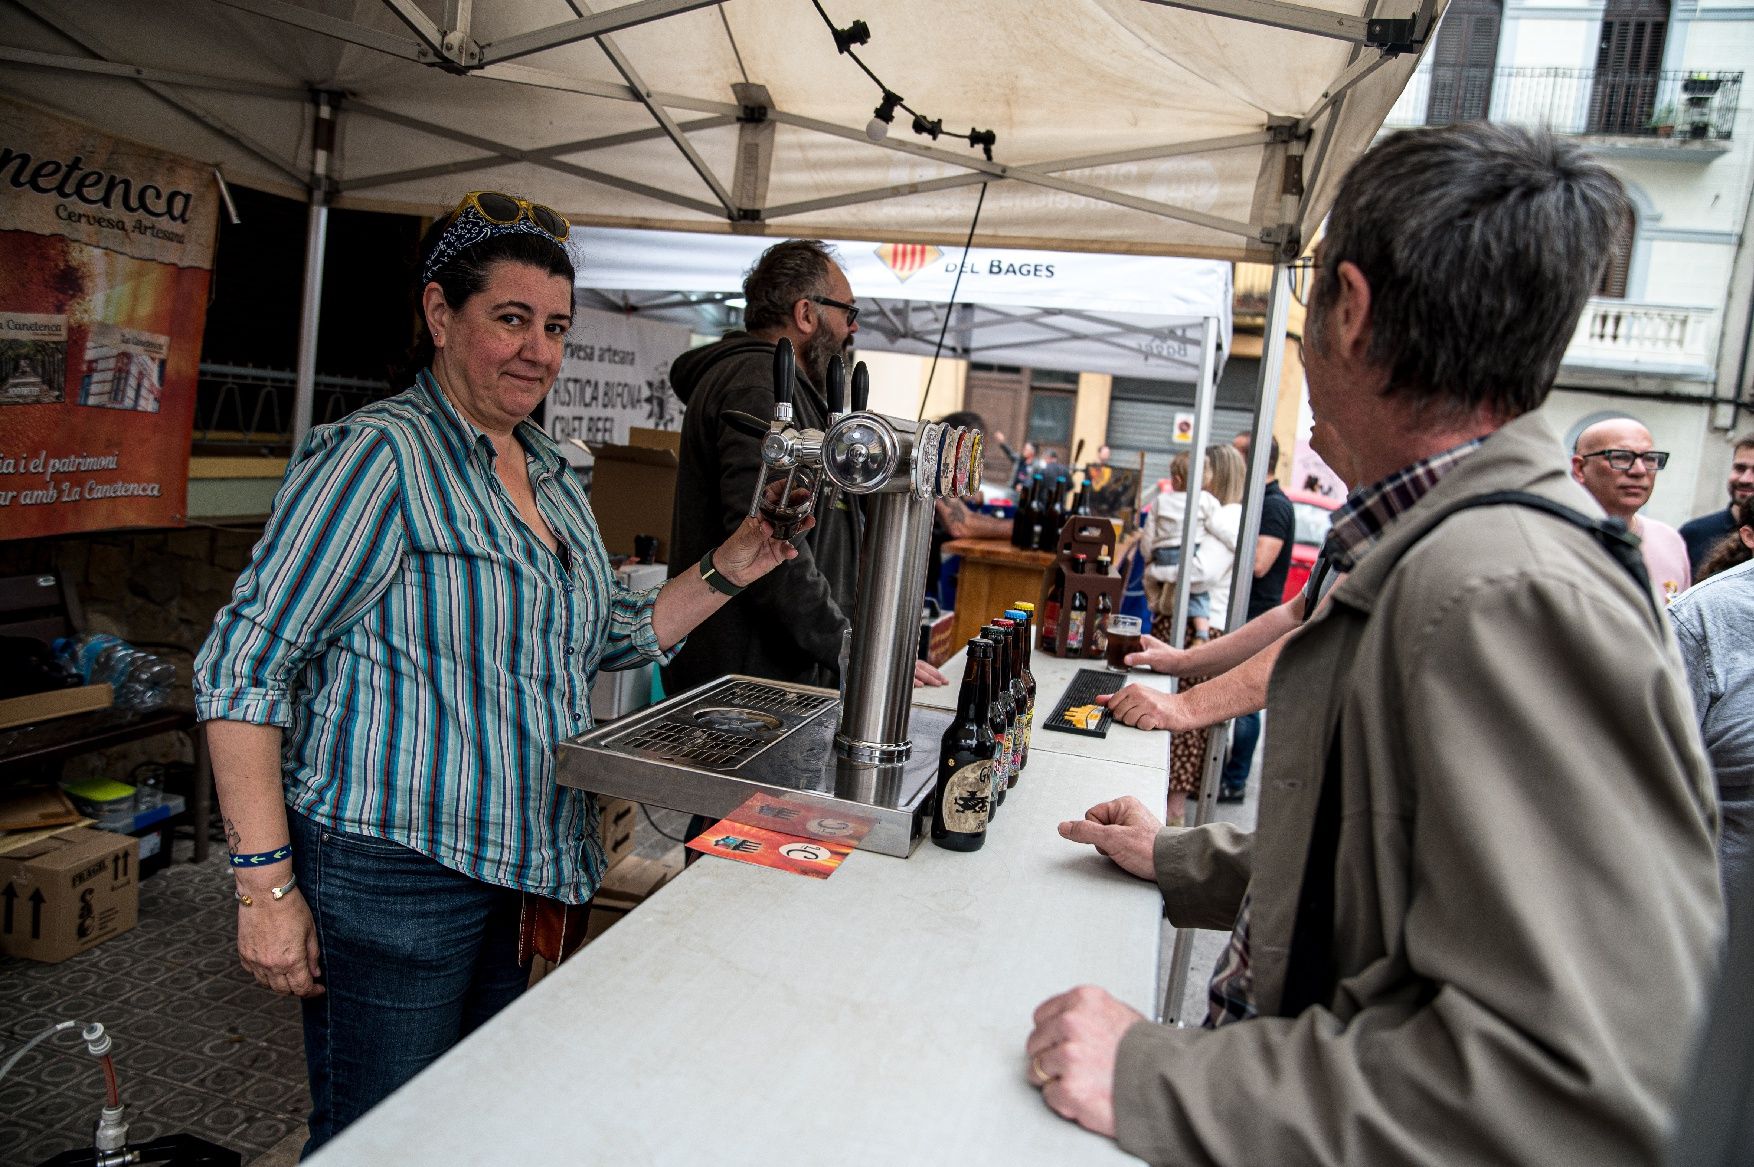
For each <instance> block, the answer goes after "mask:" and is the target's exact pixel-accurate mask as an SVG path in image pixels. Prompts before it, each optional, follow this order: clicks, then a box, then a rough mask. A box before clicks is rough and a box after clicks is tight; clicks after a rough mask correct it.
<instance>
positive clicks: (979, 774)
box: [932, 636, 995, 851]
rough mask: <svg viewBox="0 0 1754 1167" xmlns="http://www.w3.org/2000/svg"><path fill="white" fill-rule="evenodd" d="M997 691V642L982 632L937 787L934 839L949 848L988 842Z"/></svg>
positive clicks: (971, 652) (942, 751) (971, 647)
mask: <svg viewBox="0 0 1754 1167" xmlns="http://www.w3.org/2000/svg"><path fill="white" fill-rule="evenodd" d="M992 690H993V646H992V645H991V644H989V643H988V642H987V641H985V640H983V639H981V638H980V637H978V636H977V637H975V638H974V639H973V640H971V641H969V642H968V668H967V670H966V671H965V672H964V673H963V677H962V689H961V691H960V692H959V693H958V694H957V696H956V720H955V721H952V722H951V723H950V728H949V729H947V730H945V731H944V741H943V743H942V745H941V746H940V748H939V750H938V781H937V784H936V785H934V786H933V787H932V842H934V843H936V844H938V846H940V847H943V848H945V849H946V850H949V851H978V850H980V849H981V845H982V844H983V843H985V842H986V841H987V822H988V820H989V819H990V818H991V817H992V790H993V754H994V748H995V743H994V741H993V731H992V727H991V724H990V722H989V721H988V719H987V706H988V704H989V703H990V702H991V700H992Z"/></svg>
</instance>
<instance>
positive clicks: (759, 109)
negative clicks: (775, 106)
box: [737, 105, 769, 126]
mask: <svg viewBox="0 0 1754 1167" xmlns="http://www.w3.org/2000/svg"><path fill="white" fill-rule="evenodd" d="M768 113H769V110H768V108H767V106H765V105H746V106H743V112H742V113H740V114H738V115H737V120H738V121H740V122H742V123H744V124H745V125H751V126H758V125H760V124H761V123H763V122H765V121H766V120H767V115H768Z"/></svg>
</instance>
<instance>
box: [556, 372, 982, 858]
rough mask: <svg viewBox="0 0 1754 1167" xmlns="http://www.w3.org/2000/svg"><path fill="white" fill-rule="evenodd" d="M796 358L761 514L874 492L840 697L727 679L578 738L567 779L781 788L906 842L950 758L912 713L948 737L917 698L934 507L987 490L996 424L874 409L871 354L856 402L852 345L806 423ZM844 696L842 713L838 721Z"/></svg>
mask: <svg viewBox="0 0 1754 1167" xmlns="http://www.w3.org/2000/svg"><path fill="white" fill-rule="evenodd" d="M793 369H794V366H793V356H792V347H791V344H790V342H789V341H786V340H784V339H782V340H780V342H779V344H778V346H777V347H776V351H775V357H774V403H775V408H774V416H773V420H772V422H771V423H769V424H768V427H767V431H766V433H765V434H763V435H762V444H761V459H762V474H761V476H760V477H759V479H758V480H757V484H756V490H755V494H754V497H753V498H752V499H751V500H750V508H749V513H750V514H752V515H760V516H761V517H762V518H763V519H765V520H766V521H767V522H768V523H770V524H771V525H772V526H773V529H774V533H775V534H776V535H777V536H779V537H781V538H791V537H794V536H795V535H797V534H798V533H799V532H800V531H801V530H802V529H803V528H804V526H805V524H806V522H807V520H808V519H809V518H810V516H811V515H813V514H815V513H817V512H818V511H819V510H822V509H824V508H825V507H826V506H832V505H833V497H834V494H835V492H844V493H846V494H848V495H858V496H869V499H868V502H867V504H866V508H865V509H866V527H865V534H864V537H863V539H862V541H861V543H860V550H859V579H858V594H857V599H856V601H855V604H854V610H853V613H852V628H851V630H850V632H849V634H848V637H847V639H846V640H845V641H843V650H842V659H841V670H840V671H841V689H840V693H839V695H838V696H839V698H840V700H839V701H838V702H836V701H834V700H833V698H834V696H835V695H834V694H831V693H829V692H828V691H827V690H819V689H811V688H809V687H807V686H801V685H786V684H781V683H779V682H773V681H764V680H758V679H756V678H750V677H737V676H731V677H724V678H721V679H719V680H717V681H713V682H711V683H709V684H707V685H704V686H702V687H700V688H699V689H695V690H692V691H691V692H688V693H684V694H681V695H680V696H677V697H674V698H671V699H670V700H668V701H665V702H664V703H663V704H661V705H658V706H655V707H654V708H652V709H650V710H647V711H644V712H642V713H638V714H634V715H633V716H631V717H628V718H624V719H622V720H620V721H616V722H612V723H610V724H608V725H605V726H602V727H599V728H597V729H593V730H591V731H589V732H587V733H585V734H583V735H581V736H579V737H577V738H574V739H572V740H571V741H568V742H565V743H563V744H562V745H561V748H560V759H559V767H558V769H559V774H560V780H561V781H562V782H563V783H566V784H568V785H573V786H581V787H584V788H585V789H587V790H594V791H597V792H599V793H602V794H609V795H617V796H621V797H627V798H634V799H637V800H639V801H643V802H650V803H656V804H658V805H662V806H669V807H672V808H673V809H677V810H688V811H694V812H696V813H700V814H708V815H719V816H724V815H727V814H729V813H731V812H732V811H733V810H735V809H736V808H737V807H738V806H740V805H742V804H743V803H744V802H745V800H746V799H747V798H749V796H750V795H751V794H754V793H766V794H770V795H771V794H778V795H780V796H782V797H783V798H784V799H785V800H787V801H788V802H790V803H792V804H795V805H796V806H798V807H800V808H802V809H804V810H808V811H814V812H821V814H819V815H818V816H817V820H818V821H823V816H824V815H826V816H835V815H838V816H842V817H844V818H853V819H866V820H870V821H871V822H872V823H873V824H874V825H873V827H872V829H871V833H870V834H869V835H868V836H866V838H865V841H864V843H863V844H862V846H864V847H866V848H867V849H871V850H878V851H883V852H886V853H888V854H895V855H906V854H908V853H909V852H910V851H911V849H912V847H913V845H914V843H916V842H917V841H918V839H919V837H920V835H921V833H922V831H923V829H924V819H925V818H929V811H928V813H927V814H926V815H924V816H923V815H922V814H921V809H922V808H923V807H925V806H926V802H927V797H928V796H929V794H930V791H931V784H932V779H933V777H934V772H935V765H934V763H935V751H934V750H933V749H932V748H931V747H930V746H928V747H927V748H926V749H925V750H923V751H920V753H919V756H918V757H916V756H915V751H914V749H913V744H912V742H911V740H910V721H911V732H912V733H914V734H920V735H924V734H927V733H930V734H932V735H934V736H935V735H936V734H938V733H940V732H942V729H943V727H944V724H945V719H944V718H943V717H942V716H940V715H939V714H937V713H936V712H935V711H919V712H917V713H916V712H914V711H913V710H912V709H911V705H912V694H913V662H914V658H915V654H916V646H917V643H918V637H919V619H920V611H921V606H922V599H923V597H924V594H925V586H926V566H927V564H926V557H927V555H929V554H930V550H931V535H932V514H933V508H934V505H935V503H936V500H937V499H939V498H945V497H960V496H962V495H965V494H969V493H972V492H974V491H976V490H978V489H979V485H980V464H981V449H980V447H981V435H980V433H979V432H978V431H976V430H969V429H964V428H961V427H956V426H945V425H942V424H940V423H937V422H919V421H915V420H912V419H907V418H898V417H890V416H887V415H885V414H880V413H873V412H871V411H869V410H868V409H866V408H865V406H866V403H867V395H868V390H869V377H868V374H867V371H866V369H865V366H864V365H863V364H860V365H858V366H857V367H856V368H855V369H854V370H853V376H852V408H851V409H850V410H848V409H847V408H846V404H847V402H846V393H845V381H846V378H845V375H844V372H843V369H842V366H841V362H840V360H839V358H838V357H837V358H834V359H833V360H832V361H831V362H830V368H829V373H828V377H827V381H828V384H827V385H826V386H825V388H826V390H827V393H828V404H829V419H828V425H827V428H826V429H823V430H815V429H799V428H797V427H796V426H795V425H794V424H793V418H794V414H793V410H792V403H791V398H792V386H793V380H794V372H793ZM750 420H753V419H750ZM757 432H758V431H757ZM830 708H836V709H838V711H839V719H838V724H836V725H835V726H834V728H833V732H832V735H831V734H830V733H829V732H828V724H829V722H828V718H827V716H826V714H827V713H828V710H829V709H830ZM910 715H911V718H910ZM829 821H832V820H829ZM806 833H808V832H806Z"/></svg>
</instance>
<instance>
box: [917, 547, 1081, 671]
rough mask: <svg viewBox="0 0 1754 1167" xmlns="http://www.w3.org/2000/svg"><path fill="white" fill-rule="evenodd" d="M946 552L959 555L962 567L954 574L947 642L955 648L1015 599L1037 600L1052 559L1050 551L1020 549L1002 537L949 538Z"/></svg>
mask: <svg viewBox="0 0 1754 1167" xmlns="http://www.w3.org/2000/svg"><path fill="white" fill-rule="evenodd" d="M944 553H945V554H946V555H960V556H961V557H962V568H961V570H960V571H958V572H957V576H956V621H955V623H954V624H952V625H951V632H950V636H951V643H952V644H954V645H956V646H957V647H959V648H960V647H961V646H962V645H963V644H966V643H967V642H968V640H969V638H970V637H973V636H977V635H979V634H980V630H981V625H983V624H985V623H986V622H987V621H989V620H991V619H992V618H993V617H995V616H1002V615H1004V613H1005V609H1006V608H1009V607H1010V606H1011V605H1012V604H1014V603H1016V602H1017V601H1018V600H1030V601H1033V602H1035V603H1037V604H1040V603H1041V596H1042V590H1043V587H1044V581H1045V577H1046V574H1047V570H1048V568H1049V567H1050V566H1052V564H1053V562H1054V553H1053V552H1051V551H1024V550H1022V549H1021V548H1017V547H1013V546H1011V544H1010V542H1009V541H1007V540H1004V539H952V540H950V542H948V543H946V544H944Z"/></svg>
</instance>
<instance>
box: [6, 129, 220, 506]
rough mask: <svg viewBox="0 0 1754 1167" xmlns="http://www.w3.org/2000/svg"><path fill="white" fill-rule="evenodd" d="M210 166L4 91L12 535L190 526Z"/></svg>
mask: <svg viewBox="0 0 1754 1167" xmlns="http://www.w3.org/2000/svg"><path fill="white" fill-rule="evenodd" d="M216 204H217V191H216V190H215V187H214V181H213V173H212V170H211V168H210V167H207V166H203V165H201V164H199V163H196V162H191V161H189V160H186V159H182V158H177V157H174V156H172V155H169V154H162V153H159V152H158V151H155V150H149V149H147V148H146V147H144V146H139V145H136V144H134V143H131V142H126V141H122V140H120V139H116V138H112V137H110V136H108V135H107V134H104V133H102V132H100V131H98V130H95V129H92V128H90V127H88V126H84V125H80V124H79V123H77V122H71V121H66V120H64V119H61V118H58V117H55V116H53V115H50V114H47V113H44V112H42V111H40V110H37V109H33V108H32V107H30V106H27V105H22V104H19V103H16V102H12V101H7V100H4V99H0V255H4V256H5V257H6V258H5V262H4V263H0V539H21V538H29V537H34V536H39V535H60V534H65V533H68V532H73V531H97V530H106V529H110V528H116V527H170V526H179V525H181V524H182V522H183V516H184V514H185V513H186V511H187V507H186V505H185V504H186V500H187V496H188V485H189V433H190V427H191V425H192V424H193V420H194V415H195V378H196V372H197V369H198V367H199V364H200V359H201V333H202V328H203V325H204V324H205V323H206V318H207V287H208V280H209V276H210V270H209V269H211V267H212V266H213V238H214V231H215V229H216V226H217V206H216Z"/></svg>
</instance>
